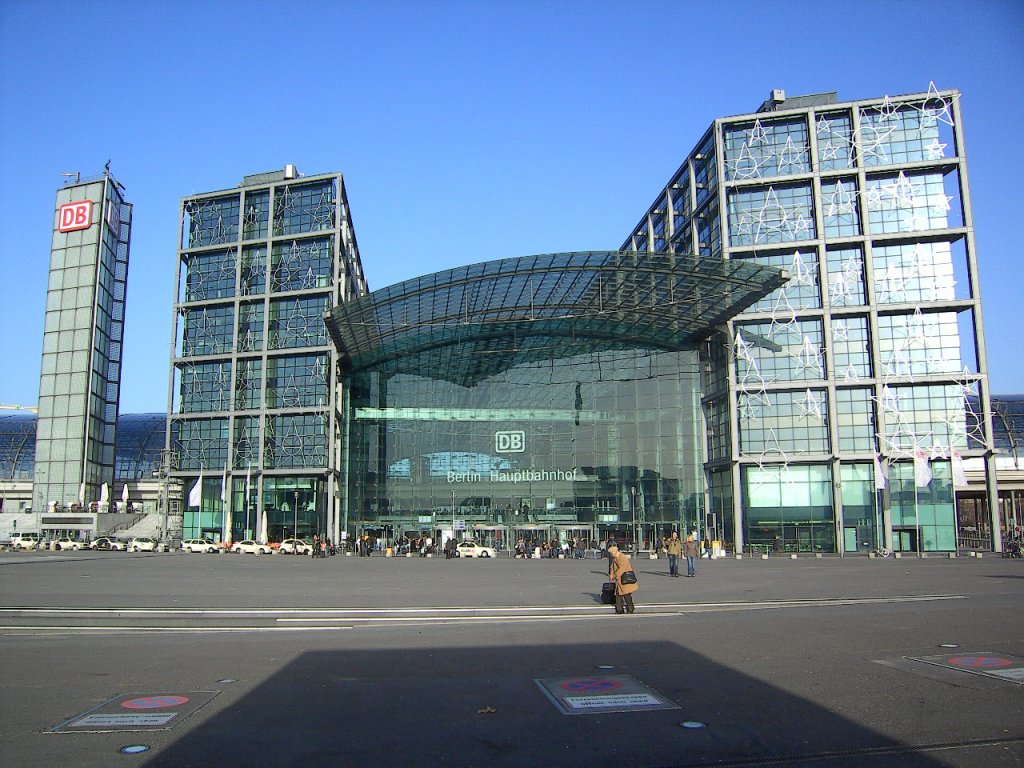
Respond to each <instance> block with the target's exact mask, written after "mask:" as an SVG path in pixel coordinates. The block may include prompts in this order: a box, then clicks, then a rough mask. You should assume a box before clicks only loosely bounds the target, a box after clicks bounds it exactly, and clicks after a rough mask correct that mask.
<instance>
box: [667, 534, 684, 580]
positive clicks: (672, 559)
mask: <svg viewBox="0 0 1024 768" xmlns="http://www.w3.org/2000/svg"><path fill="white" fill-rule="evenodd" d="M665 551H666V552H668V575H669V576H676V577H677V576H679V556H680V555H681V554H683V542H681V541H680V540H679V531H672V535H671V536H669V537H668V541H666V542H665Z"/></svg>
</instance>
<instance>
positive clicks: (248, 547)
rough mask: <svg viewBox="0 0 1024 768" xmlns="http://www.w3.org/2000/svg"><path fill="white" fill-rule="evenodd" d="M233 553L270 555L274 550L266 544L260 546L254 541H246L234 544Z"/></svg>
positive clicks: (232, 546)
mask: <svg viewBox="0 0 1024 768" xmlns="http://www.w3.org/2000/svg"><path fill="white" fill-rule="evenodd" d="M231 551H232V552H234V553H235V554H236V555H269V554H272V553H273V551H274V550H272V549H271V548H270V547H268V546H267V545H266V544H259V543H258V542H255V541H253V540H252V539H246V540H245V541H236V542H235V543H234V544H232V545H231Z"/></svg>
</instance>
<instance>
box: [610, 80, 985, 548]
mask: <svg viewBox="0 0 1024 768" xmlns="http://www.w3.org/2000/svg"><path fill="white" fill-rule="evenodd" d="M959 106H960V104H959V93H958V92H956V91H939V90H937V89H936V88H935V86H934V85H931V86H930V87H929V89H928V90H927V91H926V92H922V93H917V94H912V95H907V96H899V97H892V98H890V97H888V96H887V97H883V98H876V99H869V100H864V101H853V102H843V103H840V102H838V101H837V99H836V95H835V94H834V93H826V94H817V95H813V96H801V97H796V98H786V96H785V94H784V93H783V92H782V91H773V92H772V95H771V97H770V98H769V99H768V100H767V101H766V102H765V103H764V104H762V106H761V107H760V108H759V109H758V110H757V111H756V112H754V113H751V114H747V115H741V116H737V117H729V118H722V119H719V120H716V121H715V122H714V124H713V125H711V127H710V128H709V129H708V130H707V132H706V133H705V135H704V136H703V137H702V138H701V140H700V141H699V142H698V143H697V146H696V147H695V149H694V150H693V151H692V152H691V153H690V155H689V156H688V157H687V158H686V160H685V161H684V162H683V164H682V166H681V167H680V168H679V170H678V171H677V172H676V173H675V174H674V175H673V176H672V178H671V179H670V180H669V182H668V184H667V185H666V186H665V188H664V189H663V190H662V191H661V192H660V193H659V195H658V197H657V199H656V201H655V203H654V204H653V205H652V206H651V207H650V209H649V210H648V211H647V213H646V214H645V215H644V216H643V218H642V219H641V220H640V222H639V224H638V225H637V226H636V228H635V229H634V231H633V233H632V234H631V235H630V237H629V238H627V240H626V242H625V244H624V246H623V249H624V250H637V251H653V252H676V253H686V254H697V255H700V256H710V257H715V258H720V259H724V260H728V261H735V260H742V261H747V262H750V263H753V264H761V265H765V266H772V267H777V268H782V269H785V270H786V271H787V272H788V274H789V276H790V279H789V282H788V283H787V284H786V285H785V286H784V287H782V288H780V289H778V290H776V291H774V292H773V293H771V294H770V295H768V296H767V297H765V298H764V299H762V300H761V301H760V302H758V303H757V304H755V305H754V306H753V307H751V308H749V309H748V310H747V311H745V312H743V313H742V314H740V315H738V316H737V317H735V318H733V319H731V320H729V321H728V322H726V323H724V324H723V325H721V326H720V327H719V330H718V333H717V334H716V335H714V336H713V337H712V339H711V340H710V342H709V343H708V344H706V346H705V347H704V349H703V351H702V356H703V366H702V372H703V376H704V381H703V387H702V389H703V398H702V400H703V412H704V422H705V433H706V441H705V442H706V448H705V450H706V461H705V464H704V480H705V483H706V489H707V496H708V501H709V504H708V514H707V520H706V521H705V523H706V525H707V527H708V529H709V531H711V533H712V535H713V536H718V537H720V538H723V539H724V540H725V541H727V542H728V543H729V545H730V547H735V548H736V551H748V552H751V551H762V552H763V551H776V552H779V551H781V552H854V551H865V550H870V549H873V548H876V547H878V548H882V547H885V548H889V549H895V550H903V551H916V552H928V551H952V550H955V549H956V548H957V544H958V538H959V536H960V533H961V532H960V531H959V524H960V523H959V521H958V516H957V510H956V505H955V492H954V490H955V487H957V486H959V485H962V484H964V480H963V475H962V460H963V458H964V457H979V458H983V459H984V460H985V465H986V478H987V483H988V487H989V493H988V497H989V499H990V509H989V519H988V520H983V521H980V522H981V524H983V525H986V526H989V525H990V527H991V532H992V536H993V537H994V542H993V543H994V545H995V546H996V548H998V546H999V544H998V537H999V525H998V520H999V518H998V508H997V506H996V505H997V502H996V499H997V498H998V493H997V492H996V478H995V464H994V461H993V460H992V458H991V457H992V450H993V438H992V430H991V406H990V404H989V392H988V381H987V376H986V373H987V365H986V359H985V347H984V338H983V328H982V316H981V300H980V296H979V288H978V269H977V262H976V257H975V248H974V230H973V222H972V218H971V205H970V195H969V187H968V179H967V160H966V156H965V153H964V140H963V134H962V130H961V121H960V109H959Z"/></svg>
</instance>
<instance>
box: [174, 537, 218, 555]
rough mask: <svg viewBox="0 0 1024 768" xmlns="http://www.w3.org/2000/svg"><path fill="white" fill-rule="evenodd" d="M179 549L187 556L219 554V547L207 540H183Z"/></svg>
mask: <svg viewBox="0 0 1024 768" xmlns="http://www.w3.org/2000/svg"><path fill="white" fill-rule="evenodd" d="M181 549H182V551H183V552H188V553H189V554H195V553H196V552H208V553H210V554H216V553H217V552H220V547H218V546H217V545H216V544H215V543H214V542H212V541H210V540H209V539H185V540H184V541H183V542H181Z"/></svg>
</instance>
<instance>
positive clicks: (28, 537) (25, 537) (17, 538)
mask: <svg viewBox="0 0 1024 768" xmlns="http://www.w3.org/2000/svg"><path fill="white" fill-rule="evenodd" d="M38 547H39V534H38V533H12V534H11V549H36V548H38Z"/></svg>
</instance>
